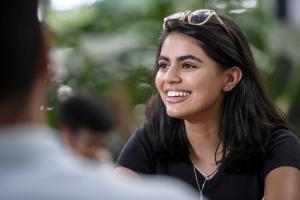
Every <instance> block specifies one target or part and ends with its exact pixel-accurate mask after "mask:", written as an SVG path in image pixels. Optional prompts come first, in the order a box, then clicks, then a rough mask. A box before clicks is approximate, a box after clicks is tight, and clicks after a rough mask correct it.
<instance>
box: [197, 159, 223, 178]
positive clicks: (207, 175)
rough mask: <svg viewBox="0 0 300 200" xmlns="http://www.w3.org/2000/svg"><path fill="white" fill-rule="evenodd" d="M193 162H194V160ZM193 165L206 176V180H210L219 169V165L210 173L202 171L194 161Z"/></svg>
mask: <svg viewBox="0 0 300 200" xmlns="http://www.w3.org/2000/svg"><path fill="white" fill-rule="evenodd" d="M192 163H193V162H192ZM193 166H194V167H195V168H196V169H197V171H198V172H200V174H201V175H202V176H204V178H205V179H206V180H209V179H210V178H211V177H212V176H213V175H214V174H215V173H216V172H217V171H218V169H219V167H217V168H216V169H215V170H214V171H213V172H211V173H210V174H206V173H204V172H203V171H201V170H200V169H199V168H198V167H197V165H195V164H194V163H193Z"/></svg>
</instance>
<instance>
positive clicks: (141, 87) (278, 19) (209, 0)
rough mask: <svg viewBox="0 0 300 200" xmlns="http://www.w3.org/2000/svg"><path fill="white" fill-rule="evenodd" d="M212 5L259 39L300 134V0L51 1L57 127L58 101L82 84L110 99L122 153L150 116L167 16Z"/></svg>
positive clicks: (265, 67)
mask: <svg viewBox="0 0 300 200" xmlns="http://www.w3.org/2000/svg"><path fill="white" fill-rule="evenodd" d="M199 8H211V9H214V10H216V11H217V13H218V14H221V15H222V14H224V15H226V16H229V17H231V18H233V19H234V20H235V21H236V22H237V24H238V25H240V27H241V29H242V30H243V31H244V33H245V34H246V36H247V37H248V40H249V42H250V43H251V48H252V50H253V53H254V56H255V58H256V61H257V64H258V66H259V69H260V71H261V74H262V76H263V79H264V80H265V83H266V86H267V88H268V89H269V91H270V94H271V95H272V96H273V98H274V99H275V101H276V103H277V105H278V106H279V107H280V108H281V109H282V110H283V111H284V112H285V113H286V114H287V115H288V117H289V120H290V122H291V125H292V129H293V130H294V131H295V133H296V134H297V135H298V136H300V12H299V10H300V1H298V0H185V1H182V0H43V1H42V2H41V5H40V11H41V12H40V18H42V19H43V20H44V21H45V22H46V23H47V24H48V26H49V29H50V30H51V31H52V37H53V38H52V42H53V44H52V45H53V49H52V51H51V58H52V65H51V67H52V68H53V72H54V78H53V86H52V88H51V92H50V94H49V97H48V105H46V106H44V108H43V109H44V110H45V111H46V114H47V118H48V122H49V124H50V125H52V126H53V127H55V128H56V127H57V125H58V124H57V110H58V109H57V108H58V106H57V105H58V103H59V102H60V101H62V100H64V99H65V98H67V97H68V96H70V94H72V92H73V91H75V90H78V89H80V90H87V91H90V92H92V93H95V94H97V95H99V96H102V97H103V98H105V99H106V100H107V101H108V103H109V104H110V106H111V109H112V110H113V112H114V116H115V119H116V122H117V126H116V127H115V129H114V130H113V133H112V135H111V138H110V142H109V145H108V148H109V150H110V151H111V152H112V154H113V157H114V159H115V158H116V157H117V156H118V153H119V151H120V150H121V148H122V147H123V145H124V143H125V142H126V141H127V139H128V138H129V137H130V135H131V134H132V132H133V131H134V129H136V128H137V127H140V126H141V125H142V123H143V121H144V110H145V105H146V103H147V100H148V99H149V97H150V96H151V94H152V89H153V84H152V80H153V77H152V69H153V66H154V59H155V51H156V47H157V44H158V37H159V35H160V33H161V31H162V20H163V18H164V17H165V16H167V15H170V14H172V13H174V12H177V11H184V10H196V9H199Z"/></svg>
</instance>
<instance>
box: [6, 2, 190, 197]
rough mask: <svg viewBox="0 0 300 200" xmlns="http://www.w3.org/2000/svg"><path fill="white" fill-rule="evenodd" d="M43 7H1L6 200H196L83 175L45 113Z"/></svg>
mask: <svg viewBox="0 0 300 200" xmlns="http://www.w3.org/2000/svg"><path fill="white" fill-rule="evenodd" d="M37 7H38V2H37V0H26V1H24V0H15V1H8V0H5V1H3V2H1V14H0V15H1V21H0V23H1V24H0V25H1V38H0V48H2V52H1V55H0V56H1V66H2V67H1V70H2V71H1V73H0V76H1V77H0V83H1V84H0V85H1V87H0V110H1V112H0V199H4V200H19V199H20V200H21V199H22V200H41V199H43V200H50V199H51V200H54V199H55V200H62V199H64V200H65V199H72V200H79V199H80V200H89V199H90V200H91V199H95V200H96V199H106V200H117V199H128V200H129V199H130V200H132V199H137V200H140V199H148V200H150V199H151V200H152V199H172V200H174V199H178V200H179V199H182V200H193V199H196V198H195V196H194V195H193V193H192V192H191V190H190V189H189V188H188V187H186V185H184V184H181V183H178V182H174V181H173V180H170V179H166V178H158V179H150V178H147V180H146V178H145V179H140V178H130V177H125V176H118V175H116V174H114V173H113V172H112V170H111V169H110V168H109V169H108V168H107V167H102V168H101V169H100V170H99V167H97V170H95V171H94V170H93V168H90V167H88V168H87V169H88V170H87V169H86V168H85V169H83V168H81V167H80V166H81V165H78V162H77V160H76V159H75V157H72V156H71V155H72V154H68V153H67V151H64V148H63V147H62V146H61V145H60V144H61V143H60V142H59V139H58V137H57V135H56V132H55V131H53V130H52V129H50V128H49V127H47V126H46V124H45V122H44V116H43V113H42V112H41V110H40V107H41V105H43V104H44V103H45V102H46V96H47V88H48V86H49V80H50V78H51V76H50V74H51V73H50V72H49V68H48V48H47V38H46V37H45V33H44V32H43V30H42V27H41V25H40V23H39V21H38V18H37Z"/></svg>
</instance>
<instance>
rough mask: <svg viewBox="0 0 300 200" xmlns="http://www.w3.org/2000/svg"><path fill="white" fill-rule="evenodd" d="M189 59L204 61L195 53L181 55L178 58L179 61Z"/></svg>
mask: <svg viewBox="0 0 300 200" xmlns="http://www.w3.org/2000/svg"><path fill="white" fill-rule="evenodd" d="M187 59H192V60H196V61H198V62H200V63H203V61H202V60H201V59H200V58H198V57H196V56H193V55H185V56H180V57H178V58H177V61H184V60H187Z"/></svg>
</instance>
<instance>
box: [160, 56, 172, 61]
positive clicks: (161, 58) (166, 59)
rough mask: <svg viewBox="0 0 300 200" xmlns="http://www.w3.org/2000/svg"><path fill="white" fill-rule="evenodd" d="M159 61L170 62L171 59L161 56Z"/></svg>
mask: <svg viewBox="0 0 300 200" xmlns="http://www.w3.org/2000/svg"><path fill="white" fill-rule="evenodd" d="M159 60H165V61H169V60H170V59H169V58H168V57H166V56H164V55H160V56H159Z"/></svg>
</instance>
